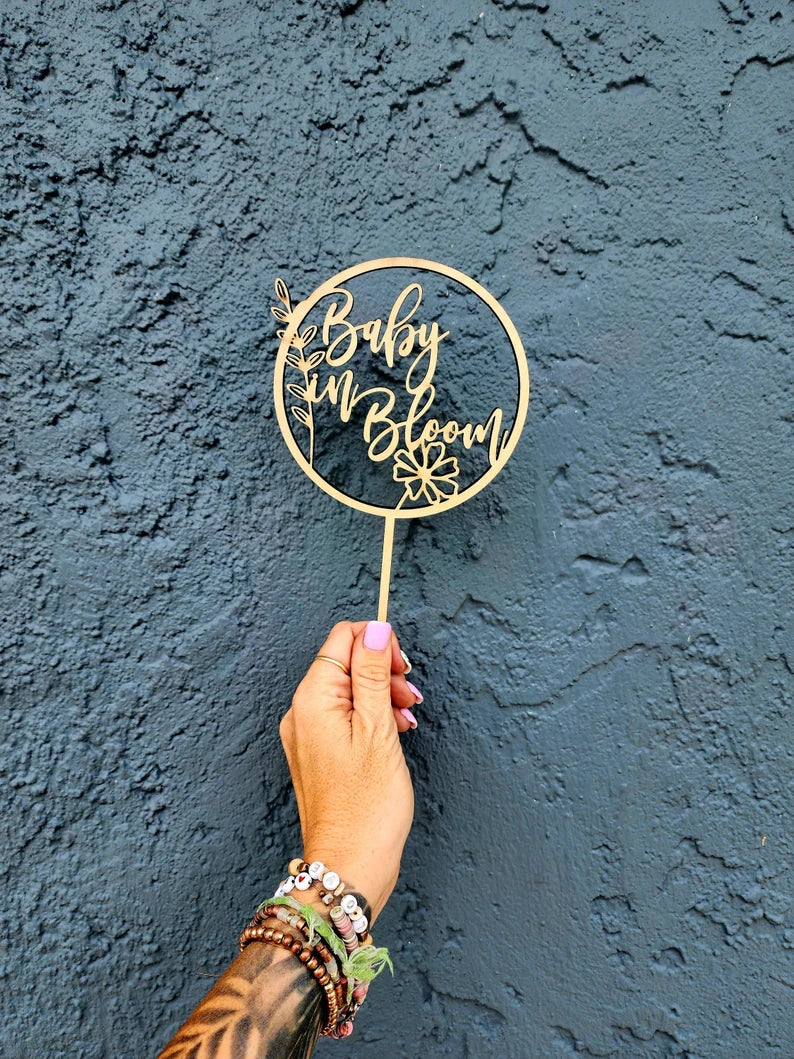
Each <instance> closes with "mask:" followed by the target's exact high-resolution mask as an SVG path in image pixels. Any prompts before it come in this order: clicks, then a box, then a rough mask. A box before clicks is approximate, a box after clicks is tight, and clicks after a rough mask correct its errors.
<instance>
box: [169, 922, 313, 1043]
mask: <svg viewBox="0 0 794 1059" xmlns="http://www.w3.org/2000/svg"><path fill="white" fill-rule="evenodd" d="M324 1003H325V1000H324V997H323V992H322V990H321V989H319V988H318V986H317V983H316V982H315V981H314V979H313V978H312V977H311V975H310V974H309V973H308V972H307V971H306V968H305V967H304V966H303V964H301V963H300V962H299V961H298V960H297V959H296V958H295V956H293V955H292V953H290V952H287V951H285V950H284V949H280V948H278V947H277V946H275V945H268V944H265V943H263V942H254V943H253V944H252V945H249V946H248V947H247V948H246V950H245V952H243V953H242V955H240V956H238V958H237V959H236V960H235V961H234V963H233V964H232V965H231V967H230V968H229V970H228V971H226V973H225V974H224V975H223V976H222V977H221V978H220V979H219V980H218V982H217V984H216V985H215V986H214V987H213V988H212V990H211V991H210V992H209V993H208V994H207V996H206V997H205V998H204V999H203V1000H202V1002H201V1003H200V1004H199V1006H198V1007H197V1008H196V1010H195V1011H194V1012H193V1014H192V1015H191V1016H190V1018H189V1019H188V1020H187V1022H186V1023H185V1024H184V1026H182V1028H181V1029H180V1030H178V1032H177V1034H176V1036H175V1037H174V1038H173V1039H172V1040H171V1041H170V1042H169V1043H168V1044H167V1045H166V1047H165V1048H164V1050H163V1051H162V1052H161V1053H160V1055H159V1056H158V1059H306V1057H307V1056H309V1055H311V1053H312V1051H313V1049H314V1045H315V1043H316V1041H317V1036H318V1034H319V1032H320V1027H321V1025H322V1020H323V1015H324V1010H325V1009H324V1007H323V1005H324Z"/></svg>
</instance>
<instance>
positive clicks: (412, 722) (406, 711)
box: [400, 707, 417, 728]
mask: <svg viewBox="0 0 794 1059" xmlns="http://www.w3.org/2000/svg"><path fill="white" fill-rule="evenodd" d="M400 713H401V714H402V715H403V717H404V718H405V719H406V721H407V722H408V723H409V724H410V726H411V727H412V728H416V727H417V720H416V718H415V717H414V715H413V714H412V713H411V711H410V710H409V709H408V708H407V707H406V708H405V709H404V710H400Z"/></svg>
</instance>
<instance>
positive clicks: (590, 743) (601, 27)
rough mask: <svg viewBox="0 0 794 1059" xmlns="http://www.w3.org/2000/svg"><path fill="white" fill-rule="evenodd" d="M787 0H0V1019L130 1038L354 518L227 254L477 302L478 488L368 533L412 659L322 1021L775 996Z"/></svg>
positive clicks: (151, 1017) (579, 1020) (789, 96)
mask: <svg viewBox="0 0 794 1059" xmlns="http://www.w3.org/2000/svg"><path fill="white" fill-rule="evenodd" d="M793 16H794V5H792V3H791V2H783V0H665V2H651V0H648V2H646V3H642V2H634V3H631V2H621V0H612V2H606V3H604V4H600V5H599V4H593V3H586V2H584V0H549V2H547V3H540V2H535V3H533V2H531V0H512V2H508V0H502V2H497V0H477V3H472V2H470V0H454V2H453V0H444V2H440V0H435V2H433V0H428V2H427V3H425V4H421V3H419V2H415V0H392V2H391V3H389V4H385V3H383V2H379V0H360V2H356V0H339V2H338V3H332V2H331V0H325V2H323V3H308V2H306V3H293V2H276V0H260V2H259V3H255V2H252V0H204V2H198V0H194V2H192V3H190V2H180V3H167V2H165V0H161V2H154V0H140V2H137V3H136V2H125V0H104V2H100V0H95V2H89V0H61V2H58V0H49V2H48V3H46V4H45V3H44V2H43V0H36V2H24V0H4V2H3V5H2V13H1V14H0V20H1V22H0V25H1V26H2V37H0V44H1V45H2V60H3V62H2V75H0V76H1V78H2V80H1V82H0V92H1V93H2V94H1V96H0V99H1V100H2V104H1V106H2V110H1V113H2V127H1V130H0V136H1V137H2V147H3V150H2V159H3V169H4V178H5V189H4V194H3V197H2V220H1V221H0V225H1V227H0V231H2V240H3V241H2V254H1V255H0V277H1V279H0V306H1V307H2V346H1V348H0V353H1V354H2V375H1V376H0V387H1V388H2V395H3V413H4V417H5V426H4V427H3V430H2V441H3V461H4V462H3V476H2V493H3V505H2V518H3V528H2V536H1V538H0V549H2V571H1V573H0V578H1V580H0V583H1V584H2V599H3V614H2V625H1V626H0V628H2V646H3V659H4V661H3V677H4V692H5V697H4V699H3V708H2V722H3V752H2V757H0V769H2V775H3V786H2V791H3V794H2V806H3V808H2V827H3V829H4V831H5V832H7V833H6V834H4V836H3V846H4V849H5V850H6V851H7V857H6V855H5V853H4V864H3V872H4V874H3V877H2V879H3V882H2V885H3V894H4V899H3V902H2V904H3V911H2V918H3V931H2V933H3V936H4V937H6V938H8V939H9V942H10V944H9V945H8V948H7V951H6V954H5V956H4V958H3V963H2V967H3V973H4V975H5V978H4V980H3V982H2V1000H0V1003H1V1004H2V1007H3V1017H2V1030H0V1033H2V1035H3V1037H4V1041H3V1043H2V1051H3V1054H4V1055H6V1056H9V1057H11V1059H19V1057H25V1059H28V1057H34V1056H35V1057H39V1056H56V1055H57V1056H60V1055H69V1056H78V1055H79V1056H85V1057H90V1059H97V1057H104V1056H114V1057H115V1056H123V1057H131V1059H136V1057H145V1056H147V1055H151V1054H153V1053H154V1052H155V1051H156V1050H157V1047H156V1046H157V1044H158V1043H162V1042H163V1041H164V1040H165V1039H166V1038H167V1036H168V1035H169V1032H170V1031H172V1030H173V1028H174V1027H175V1026H176V1024H177V1023H178V1022H179V1021H180V1020H181V1018H182V1017H183V1016H184V1014H185V1013H186V1012H187V1010H188V1009H189V1007H190V1006H191V1005H192V1004H193V1003H194V1002H195V1001H196V1000H197V998H198V997H199V995H200V994H201V993H202V991H203V990H204V989H205V988H206V987H207V983H208V978H207V976H208V975H212V974H214V973H216V972H217V971H218V970H219V969H220V968H221V967H222V966H223V965H224V964H225V962H226V961H227V960H228V959H229V958H230V957H231V956H232V955H233V953H234V947H235V940H234V939H235V935H236V931H237V930H238V929H239V928H240V926H241V925H242V923H243V922H244V920H245V916H246V914H247V913H248V912H249V911H250V910H251V909H252V907H253V906H254V905H255V903H256V901H257V899H258V898H260V897H261V896H262V895H263V894H264V893H265V892H267V891H268V890H269V888H270V887H272V885H273V883H274V881H275V880H277V879H278V878H279V877H280V874H281V872H282V869H283V865H284V863H285V860H286V858H287V857H288V856H289V855H290V853H291V852H293V851H294V850H295V849H296V840H297V831H296V817H295V810H294V807H293V804H292V800H291V794H290V788H289V784H288V780H287V774H286V768H285V765H284V762H283V760H282V756H281V752H280V748H279V746H278V742H277V732H276V720H277V718H278V716H279V715H280V713H281V712H282V711H283V710H284V708H285V706H286V705H287V703H288V701H289V698H290V695H291V691H292V689H293V687H294V685H295V683H296V681H297V679H298V678H299V676H300V675H301V673H302V671H303V669H304V667H305V665H306V664H307V662H308V661H309V659H310V658H311V656H312V653H313V651H314V650H315V649H316V646H317V644H318V642H319V640H320V639H321V638H322V636H323V635H324V631H325V630H326V628H327V627H328V625H329V623H330V622H332V621H333V620H336V619H339V618H341V617H355V618H364V617H369V616H371V615H372V613H373V605H374V604H373V601H374V598H375V594H376V578H377V571H378V561H379V556H378V551H377V540H376V539H373V536H372V534H373V529H372V524H371V523H370V522H369V521H368V520H367V519H365V518H364V517H363V516H359V515H356V514H355V513H353V512H349V511H347V510H345V509H342V508H341V507H339V506H338V505H336V504H334V503H332V502H331V501H330V500H328V499H327V498H326V497H325V496H323V495H322V494H321V493H319V491H317V490H315V489H314V488H313V487H312V486H311V484H310V483H309V482H308V480H307V479H305V478H303V477H302V476H301V475H300V473H299V472H298V471H297V469H296V468H295V466H294V464H293V463H292V461H291V458H290V456H289V454H288V453H287V451H286V448H285V447H284V445H283V442H282V440H281V437H280V435H279V433H278V429H277V425H276V422H275V418H274V415H273V410H272V401H271V374H272V364H273V357H274V352H275V334H274V321H273V320H272V318H271V316H270V313H269V306H270V304H271V301H272V282H273V278H274V277H275V276H276V275H277V274H280V275H283V276H284V277H285V278H286V279H287V281H288V282H289V284H290V287H291V289H292V290H293V291H294V292H296V293H297V294H298V295H299V296H305V295H306V294H307V293H308V292H309V291H310V290H311V289H313V288H314V287H315V286H316V285H317V284H318V283H320V282H321V281H322V280H323V279H325V278H327V277H328V276H330V275H331V274H333V273H334V272H336V271H337V270H338V269H339V268H342V267H345V266H347V265H349V264H353V263H354V262H356V261H361V260H365V259H367V258H371V257H378V256H381V255H383V254H390V253H411V254H415V255H418V256H425V257H431V258H436V259H438V260H442V261H445V262H448V263H449V264H452V265H454V266H456V267H458V268H461V269H463V270H464V271H465V272H467V273H469V274H470V275H472V276H474V277H476V278H478V279H479V280H480V281H481V282H482V283H483V284H485V286H486V287H488V288H489V289H491V290H492V291H493V293H495V294H496V295H497V296H498V297H500V298H501V299H502V300H503V303H504V305H505V307H506V308H507V310H508V311H509V312H510V314H511V316H512V317H513V319H514V321H515V323H516V325H517V326H518V329H519V331H520V333H521V334H522V336H523V338H524V340H525V343H526V346H527V350H528V353H529V357H530V364H531V369H532V373H533V400H532V405H531V410H530V420H529V425H528V428H527V431H526V434H525V437H524V440H523V441H522V443H521V445H520V446H519V449H518V451H517V453H516V456H515V457H514V459H513V461H512V463H511V464H510V466H509V467H508V469H507V471H506V472H505V473H504V474H503V475H502V476H501V477H500V478H499V479H498V480H497V482H496V483H495V484H494V485H493V486H492V487H491V489H490V490H489V491H487V492H486V493H484V494H482V496H480V497H478V498H477V499H475V500H474V501H472V502H471V503H470V504H467V505H466V506H464V507H462V508H459V509H458V510H456V511H454V512H450V513H449V514H448V515H446V516H441V517H439V518H438V519H436V520H435V521H427V522H423V523H420V524H418V525H415V526H414V527H413V528H412V529H411V530H410V532H408V533H402V534H401V535H400V536H399V539H398V541H397V545H396V553H395V558H396V563H397V575H398V576H397V579H396V583H395V586H394V593H393V598H394V603H393V615H394V617H393V620H394V622H395V625H396V627H397V629H398V631H399V632H400V634H401V636H402V638H403V640H404V643H405V645H406V647H407V648H408V650H409V652H410V654H411V655H412V656H413V660H414V664H415V667H416V672H417V677H416V682H417V683H418V684H419V685H420V686H421V687H422V689H423V690H424V692H425V693H426V703H425V705H424V706H423V707H422V708H421V723H420V728H419V730H418V731H417V732H416V733H413V734H411V735H409V736H408V737H407V739H406V741H405V746H406V752H407V754H408V757H409V759H410V763H411V766H412V769H413V774H414V777H415V780H416V786H417V793H418V801H417V814H416V826H415V829H414V832H413V834H412V836H411V839H410V840H409V845H408V848H407V854H406V857H405V860H404V870H403V875H402V879H401V882H400V885H399V889H398V891H397V893H396V894H395V897H394V899H393V901H392V903H391V905H390V907H389V908H388V909H387V911H386V913H385V914H384V916H383V919H382V922H381V926H380V939H381V940H382V941H383V942H384V943H387V944H390V945H391V947H392V950H393V954H394V957H395V964H396V967H397V972H398V973H397V977H396V979H395V980H394V981H389V982H387V981H384V980H383V979H381V981H380V982H379V983H378V986H377V988H376V989H375V991H374V996H373V999H372V1001H371V1004H370V1005H369V1008H368V1010H365V1012H364V1013H363V1015H362V1018H361V1020H360V1025H359V1029H358V1030H357V1033H356V1036H355V1037H354V1038H353V1040H352V1042H351V1043H350V1045H349V1046H348V1045H336V1046H326V1045H325V1044H322V1045H321V1046H320V1049H319V1051H320V1053H321V1054H323V1055H326V1054H327V1055H328V1056H330V1055H331V1054H332V1053H333V1054H336V1055H341V1054H343V1053H344V1054H346V1055H350V1056H355V1057H359V1059H364V1057H375V1056H378V1057H383V1056H388V1057H392V1056H395V1057H396V1056H408V1057H414V1056H417V1055H421V1056H427V1057H434V1056H472V1057H475V1059H476V1057H481V1056H491V1055H507V1056H511V1057H519V1059H536V1057H537V1059H547V1057H554V1056H573V1055H582V1056H599V1057H601V1056H609V1057H634V1056H637V1057H650V1056H654V1057H657V1056H658V1057H661V1056H689V1057H692V1059H695V1057H697V1059H719V1057H730V1059H757V1057H765V1056H777V1055H790V1054H791V1049H792V1044H791V1042H792V1039H794V1003H792V1002H793V1001H794V907H793V906H792V881H793V874H794V871H793V869H792V858H794V838H793V836H792V825H791V810H792V777H793V776H794V746H793V740H792V728H791V708H792V684H793V683H794V677H793V676H792V673H793V672H794V629H793V628H792V618H791V598H792V597H791V583H792V573H793V572H794V571H793V570H792V541H793V540H794V536H792V534H793V533H794V503H793V499H794V477H793V474H792V464H793V463H794V461H792V424H794V407H793V406H794V400H793V399H792V394H793V393H794V370H793V369H792V356H791V341H790V324H791V309H792V304H791V299H792V290H791V283H790V281H791V276H792V273H793V272H794V193H793V192H792V186H791V174H792V118H791V115H792V112H793V110H794V108H793V107H792V101H793V100H794V91H793V89H794V40H793V38H792V17H793Z"/></svg>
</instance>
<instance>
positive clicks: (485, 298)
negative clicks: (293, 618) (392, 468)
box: [273, 257, 529, 519]
mask: <svg viewBox="0 0 794 1059" xmlns="http://www.w3.org/2000/svg"><path fill="white" fill-rule="evenodd" d="M391 268H407V269H414V270H416V271H421V272H435V273H437V274H438V275H440V276H446V277H447V279H451V280H454V281H455V282H456V283H459V284H460V285H461V286H463V287H465V288H466V289H467V290H469V291H471V292H472V294H474V295H476V297H478V298H479V299H480V301H482V302H483V303H484V304H485V305H486V306H487V308H488V309H490V310H491V312H492V313H493V314H494V316H495V317H496V318H497V320H498V321H499V323H500V325H501V327H502V329H503V330H504V332H505V335H506V337H507V339H508V341H509V342H510V347H511V350H512V353H513V356H514V357H515V362H516V369H517V372H518V396H517V399H516V413H515V418H514V419H513V426H512V428H511V430H510V432H509V434H508V437H507V439H506V440H505V443H504V445H503V447H502V450H501V452H500V454H499V457H498V459H497V460H496V461H495V462H494V463H492V464H491V466H490V467H489V468H488V470H487V471H486V472H485V474H483V475H482V476H481V477H480V478H478V479H477V480H476V481H474V482H472V484H471V485H469V486H467V487H466V488H465V489H464V490H462V492H460V493H457V494H456V495H455V496H453V497H451V498H450V499H449V500H446V501H445V502H444V503H443V504H441V505H432V506H425V507H412V508H400V509H397V508H393V507H384V506H383V505H380V504H369V503H366V502H365V501H363V500H359V499H358V498H357V497H353V496H350V495H349V494H348V493H345V492H343V491H342V490H341V489H338V488H337V487H336V486H333V485H331V484H330V482H327V481H326V480H325V478H323V477H322V476H321V475H320V474H318V472H317V471H316V470H315V468H314V467H313V466H312V465H311V463H310V462H309V461H308V460H307V459H306V457H305V456H304V454H303V452H302V451H301V448H300V446H299V445H298V443H297V441H296V440H295V437H294V435H293V433H292V430H291V429H290V425H289V419H288V417H287V409H286V406H285V403H284V372H285V367H286V363H287V360H286V357H287V352H288V350H289V348H290V344H291V342H292V339H293V338H294V336H295V334H296V332H297V331H298V329H299V328H300V325H301V324H302V323H303V321H304V320H305V319H306V317H307V316H308V314H309V313H310V312H311V311H312V309H313V308H314V307H315V306H316V305H317V304H318V302H320V301H321V300H322V299H323V298H325V297H326V296H327V295H328V294H331V293H333V291H334V290H335V289H336V288H338V287H339V286H341V285H342V284H344V283H347V282H348V281H349V280H351V279H355V278H356V277H358V276H364V275H366V274H367V273H369V272H379V271H381V270H383V269H391ZM273 399H274V402H275V406H276V417H277V419H278V425H279V427H280V428H281V433H282V434H283V436H284V440H285V441H286V443H287V448H288V449H289V450H290V452H291V453H292V455H293V457H294V458H295V460H296V462H297V463H298V465H299V466H300V467H301V468H302V470H303V471H304V472H305V473H306V474H307V475H308V476H309V478H311V480H312V481H313V482H314V484H315V485H317V486H319V488H320V489H322V490H323V492H324V493H327V494H328V495H329V496H332V497H333V498H334V499H335V500H338V501H339V502H340V503H341V504H347V506H348V507H352V508H355V509H356V511H363V512H365V513H366V514H369V515H380V516H381V518H383V517H387V518H395V519H397V518H427V517H428V516H429V515H436V514H438V513H439V512H440V511H449V510H450V509H451V508H453V507H457V506H458V504H463V503H465V501H466V500H470V499H471V498H472V497H473V496H476V494H477V493H479V492H480V490H481V489H484V488H485V486H486V485H488V484H489V482H491V481H493V479H494V478H495V477H496V475H497V474H498V473H499V472H500V471H501V469H502V468H503V467H504V465H505V464H506V463H507V461H508V459H509V458H510V456H511V455H512V454H513V450H514V449H515V447H516V445H517V444H518V439H519V437H520V436H521V431H522V430H523V428H524V423H525V422H526V418H527V410H528V408H529V367H528V365H527V357H526V353H525V352H524V346H523V345H522V342H521V339H520V338H519V337H518V331H517V330H516V328H515V325H514V324H513V321H512V320H511V319H510V317H509V316H508V315H507V313H506V312H505V310H504V309H503V308H502V306H501V305H500V304H499V302H498V301H497V300H496V298H494V296H493V295H492V294H490V293H489V292H488V291H487V290H486V289H485V288H484V287H483V286H481V285H480V284H479V283H477V281H476V280H473V279H471V278H470V277H469V276H467V275H466V274H465V273H464V272H459V271H458V270H457V269H455V268H451V267H450V266H449V265H442V264H440V263H439V262H438V261H428V260H425V259H424V258H418V257H381V258H376V259H375V260H373V261H364V262H362V263H361V264H359V265H353V266H352V267H351V268H346V269H344V270H343V271H342V272H338V273H337V274H336V275H335V276H332V277H331V278H330V279H329V280H326V282H325V283H323V284H321V285H320V286H319V287H317V288H316V290H315V291H314V292H313V293H312V294H310V295H309V297H308V298H306V299H305V300H304V301H302V302H300V303H299V304H298V305H297V306H296V307H295V311H294V314H293V316H292V318H291V320H290V322H289V325H288V327H287V328H286V330H285V331H284V333H283V337H282V339H281V342H280V344H279V347H278V353H277V355H276V368H275V376H274V384H273Z"/></svg>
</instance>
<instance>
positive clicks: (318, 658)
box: [314, 655, 350, 677]
mask: <svg viewBox="0 0 794 1059" xmlns="http://www.w3.org/2000/svg"><path fill="white" fill-rule="evenodd" d="M314 661H315V662H330V663H331V665H332V666H338V667H339V669H341V670H342V672H343V673H344V674H345V676H346V677H349V676H350V670H349V669H348V668H347V666H346V665H345V663H344V662H340V661H339V659H338V658H331V656H330V655H315V656H314Z"/></svg>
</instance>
